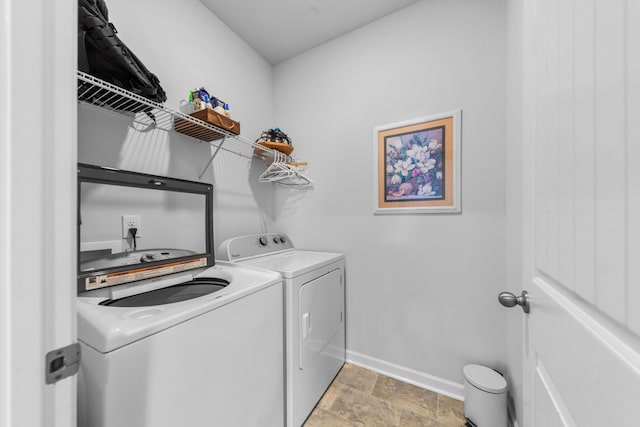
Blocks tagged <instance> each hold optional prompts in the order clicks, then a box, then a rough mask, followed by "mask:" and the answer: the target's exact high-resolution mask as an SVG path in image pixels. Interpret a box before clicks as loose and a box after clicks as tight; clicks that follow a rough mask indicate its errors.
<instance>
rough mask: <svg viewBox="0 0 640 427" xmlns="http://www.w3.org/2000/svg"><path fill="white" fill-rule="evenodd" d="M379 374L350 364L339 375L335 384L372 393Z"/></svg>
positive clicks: (346, 364) (345, 365)
mask: <svg viewBox="0 0 640 427" xmlns="http://www.w3.org/2000/svg"><path fill="white" fill-rule="evenodd" d="M377 379H378V374H377V373H375V372H373V371H370V370H368V369H364V368H361V367H359V366H356V365H352V364H350V363H345V364H344V366H343V367H342V370H340V372H339V373H338V375H337V377H336V379H335V380H334V384H335V383H338V384H344V385H347V386H349V387H353V388H355V389H356V390H359V391H361V392H364V393H371V391H373V387H374V386H375V385H376V380H377Z"/></svg>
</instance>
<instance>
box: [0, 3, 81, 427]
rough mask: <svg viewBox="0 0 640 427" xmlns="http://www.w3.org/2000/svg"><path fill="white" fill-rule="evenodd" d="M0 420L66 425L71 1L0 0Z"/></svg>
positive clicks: (71, 417) (72, 220)
mask: <svg viewBox="0 0 640 427" xmlns="http://www.w3.org/2000/svg"><path fill="white" fill-rule="evenodd" d="M0 16H1V17H2V18H1V19H2V20H3V22H2V25H1V26H0V28H1V29H0V85H1V86H2V90H0V93H2V94H3V96H2V97H1V99H0V132H1V136H0V140H1V141H2V144H1V145H0V235H2V239H0V241H1V244H0V281H1V283H2V284H1V286H0V424H1V425H14V426H18V425H24V426H27V425H28V426H53V427H63V426H64V427H68V426H74V425H75V424H76V421H75V412H76V411H75V401H76V396H75V394H76V379H75V377H70V378H67V379H63V380H61V381H59V382H58V383H56V384H54V385H45V355H46V353H47V352H49V351H51V350H53V349H56V348H59V347H64V346H66V345H68V344H71V343H74V342H76V341H77V334H76V312H75V287H74V286H73V284H74V282H75V280H74V278H75V276H76V248H75V246H76V227H77V225H76V207H75V206H76V184H75V175H76V163H77V160H76V159H77V142H76V140H77V126H76V117H77V101H76V96H75V92H76V88H75V84H76V83H75V80H76V78H75V69H76V63H77V53H76V40H77V31H76V25H77V3H76V2H75V1H71V0H60V1H55V2H51V1H47V0H37V1H36V3H33V2H24V1H22V0H0Z"/></svg>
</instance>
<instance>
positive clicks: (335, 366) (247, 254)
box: [217, 233, 345, 427]
mask: <svg viewBox="0 0 640 427" xmlns="http://www.w3.org/2000/svg"><path fill="white" fill-rule="evenodd" d="M217 255H218V256H219V257H222V258H223V259H226V260H229V261H233V262H237V263H241V264H242V265H251V266H256V267H261V268H264V269H266V270H271V271H276V272H278V273H280V274H281V275H282V277H283V279H284V288H285V343H286V367H285V371H286V413H287V417H286V423H287V426H289V427H294V426H295V427H298V426H301V425H302V424H303V423H304V421H305V420H306V418H307V417H308V416H309V414H310V413H311V411H312V410H313V408H314V407H315V405H316V404H317V403H318V401H319V400H320V398H321V397H322V395H323V393H324V392H325V391H326V389H327V388H328V387H329V385H330V384H331V381H332V380H333V379H334V378H335V376H336V374H337V373H338V371H340V368H341V367H342V365H343V364H344V361H345V309H344V307H345V303H344V296H345V288H344V286H345V271H344V270H345V259H344V255H342V254H337V253H328V252H312V251H303V250H298V249H295V248H294V246H293V244H292V242H291V241H290V240H289V238H288V237H287V236H285V235H284V234H281V233H268V234H260V235H250V236H242V237H236V238H232V239H229V240H226V241H225V242H223V243H222V244H221V246H220V248H219V250H218V252H217Z"/></svg>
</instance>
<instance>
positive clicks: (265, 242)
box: [258, 236, 267, 246]
mask: <svg viewBox="0 0 640 427" xmlns="http://www.w3.org/2000/svg"><path fill="white" fill-rule="evenodd" d="M258 242H260V245H261V246H267V238H266V237H264V236H260V238H259V239H258Z"/></svg>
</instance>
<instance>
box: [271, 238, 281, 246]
mask: <svg viewBox="0 0 640 427" xmlns="http://www.w3.org/2000/svg"><path fill="white" fill-rule="evenodd" d="M273 243H275V244H276V245H277V244H278V243H280V240H278V238H277V237H274V238H273Z"/></svg>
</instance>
